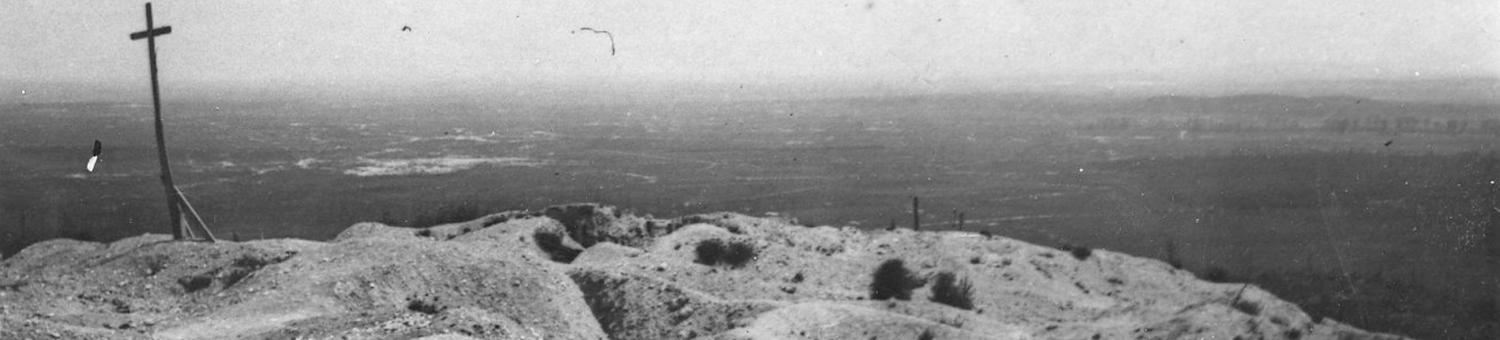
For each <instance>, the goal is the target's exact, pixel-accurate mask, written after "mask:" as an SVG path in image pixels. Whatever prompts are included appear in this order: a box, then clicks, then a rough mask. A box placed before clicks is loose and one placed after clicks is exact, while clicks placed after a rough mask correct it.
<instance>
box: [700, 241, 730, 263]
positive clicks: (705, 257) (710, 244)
mask: <svg viewBox="0 0 1500 340" xmlns="http://www.w3.org/2000/svg"><path fill="white" fill-rule="evenodd" d="M724 251H725V250H724V241H723V240H720V239H716V238H713V239H707V240H703V241H698V247H697V248H694V249H693V252H694V253H696V254H697V255H698V258H697V259H696V260H694V262H697V263H699V264H705V265H710V266H712V265H716V264H719V259H721V258H724Z"/></svg>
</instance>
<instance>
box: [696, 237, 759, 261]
mask: <svg viewBox="0 0 1500 340" xmlns="http://www.w3.org/2000/svg"><path fill="white" fill-rule="evenodd" d="M693 252H694V253H696V255H697V259H695V260H694V262H697V263H700V264H705V265H710V266H714V265H720V264H728V265H730V266H732V267H734V268H740V267H744V266H745V264H748V263H750V261H752V260H755V255H756V251H755V246H752V245H750V243H749V242H748V241H730V242H725V241H724V240H720V239H707V240H703V241H700V242H698V246H697V248H694V249H693Z"/></svg>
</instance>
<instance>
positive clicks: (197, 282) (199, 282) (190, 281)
mask: <svg viewBox="0 0 1500 340" xmlns="http://www.w3.org/2000/svg"><path fill="white" fill-rule="evenodd" d="M213 283H214V279H213V277H210V276H208V275H193V276H189V277H184V278H179V279H177V284H178V285H181V286H182V290H183V291H186V292H188V293H192V292H196V291H200V290H203V289H204V288H208V286H209V285H212V284H213Z"/></svg>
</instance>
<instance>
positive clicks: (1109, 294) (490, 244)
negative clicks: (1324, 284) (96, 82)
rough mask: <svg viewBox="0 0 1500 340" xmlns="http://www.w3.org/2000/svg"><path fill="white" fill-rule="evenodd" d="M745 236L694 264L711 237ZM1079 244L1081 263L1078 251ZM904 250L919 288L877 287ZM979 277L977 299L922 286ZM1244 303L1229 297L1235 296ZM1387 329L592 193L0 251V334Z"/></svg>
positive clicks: (1217, 288) (972, 238)
mask: <svg viewBox="0 0 1500 340" xmlns="http://www.w3.org/2000/svg"><path fill="white" fill-rule="evenodd" d="M710 239H719V240H723V241H726V242H731V243H742V244H748V245H750V246H751V247H750V248H751V249H753V250H754V251H755V254H756V255H755V256H754V257H753V258H752V259H751V260H750V261H749V262H748V263H746V264H744V265H742V266H734V265H730V264H716V265H708V264H702V263H698V262H697V261H696V260H697V256H696V252H695V250H696V249H697V246H698V245H699V244H700V243H702V242H704V241H705V240H710ZM1080 257H1081V258H1080ZM888 259H902V260H903V261H904V262H905V267H906V268H907V269H909V270H910V271H911V272H912V273H913V274H914V275H915V277H917V278H919V282H920V283H921V284H922V286H921V287H917V288H915V289H914V290H912V292H911V298H910V299H909V300H880V301H876V300H871V299H870V284H871V277H872V273H873V272H874V271H875V268H877V267H878V266H880V264H881V263H882V262H883V261H885V260H888ZM939 272H950V273H953V274H955V275H956V276H957V277H959V278H961V279H966V280H968V281H969V282H972V284H973V295H972V296H973V299H972V301H973V309H972V310H966V309H961V308H955V307H952V306H949V305H946V304H941V303H937V302H933V301H931V300H930V299H929V298H930V297H931V296H932V294H931V292H932V290H931V288H932V287H933V286H934V285H936V284H935V283H934V282H935V280H932V279H930V278H932V277H934V275H936V274H937V273H939ZM1236 297H1238V298H1236ZM924 336H931V338H933V339H1174V338H1182V339H1386V338H1399V337H1395V336H1390V335H1384V334H1375V333H1367V332H1364V331H1361V330H1358V329H1355V328H1352V327H1349V326H1346V325H1342V324H1339V323H1338V322H1336V321H1333V320H1328V319H1323V320H1314V319H1313V318H1311V317H1309V316H1308V315H1306V314H1305V313H1303V312H1302V311H1301V310H1300V309H1299V308H1298V307H1297V306H1296V305H1293V304H1291V303H1288V302H1285V301H1282V300H1280V299H1277V298H1276V297H1275V296H1273V295H1271V294H1270V293H1268V292H1266V291H1263V290H1260V289H1259V288H1256V287H1254V286H1246V285H1243V284H1234V283H1224V284H1217V283H1209V282H1205V281H1201V280H1198V279H1197V278H1195V277H1193V275H1192V274H1190V273H1188V272H1185V271H1181V270H1176V269H1173V268H1172V267H1170V266H1168V265H1167V264H1165V263H1162V262H1160V261H1156V260H1152V259H1145V258H1138V257H1133V256H1129V255H1125V254H1120V253H1115V252H1111V251H1108V250H1100V249H1095V250H1092V252H1091V253H1090V254H1088V255H1087V256H1075V254H1073V253H1070V252H1067V251H1062V250H1058V249H1053V248H1047V247H1042V246H1037V245H1032V244H1028V243H1025V242H1021V241H1017V240H1013V239H1008V238H1004V237H998V236H996V237H986V236H982V235H979V234H974V233H967V232H914V231H910V230H905V229H898V230H895V231H874V232H865V231H860V230H857V229H853V228H833V227H816V228H809V227H804V226H799V225H796V224H795V223H789V222H788V221H785V220H782V219H778V218H758V217H750V216H744V215H739V214H733V213H716V214H705V215H696V216H687V217H682V218H677V219H670V220H666V219H655V218H651V217H639V216H634V215H632V214H629V213H624V212H622V211H620V210H617V209H615V208H613V207H607V206H596V205H568V206H557V207H551V208H548V209H544V210H541V211H534V212H532V211H516V212H505V213H499V214H493V215H489V216H485V217H484V218H480V219H477V220H474V221H469V222H464V223H457V224H449V225H442V226H436V227H432V228H427V229H409V228H400V227H389V226H385V225H381V224H376V223H361V224H356V225H354V226H351V227H349V228H348V229H347V230H345V231H344V232H343V233H341V234H340V235H339V236H338V237H337V238H335V239H334V240H331V241H328V242H316V241H306V240H295V239H279V240H260V241H252V242H240V243H235V242H220V243H197V242H171V241H170V238H169V237H168V236H164V235H155V234H147V235H142V236H138V237H132V238H127V239H123V240H120V241H116V242H113V243H109V244H101V243H95V242H81V241H73V240H51V241H46V242H42V243H38V244H35V245H32V246H30V247H28V248H26V249H25V250H23V251H21V252H20V253H18V254H16V255H15V256H13V257H11V258H8V259H4V260H3V262H0V339H293V338H303V339H411V338H422V339H474V338H477V339H694V338H697V339H919V338H923V337H924Z"/></svg>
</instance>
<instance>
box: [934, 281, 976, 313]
mask: <svg viewBox="0 0 1500 340" xmlns="http://www.w3.org/2000/svg"><path fill="white" fill-rule="evenodd" d="M929 299H930V300H932V302H937V303H941V304H945V305H949V306H953V307H955V308H959V309H963V310H973V309H974V286H973V285H971V284H969V279H959V278H958V275H955V274H953V273H952V272H941V273H938V275H937V280H936V281H935V282H933V284H932V297H930V298H929Z"/></svg>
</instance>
